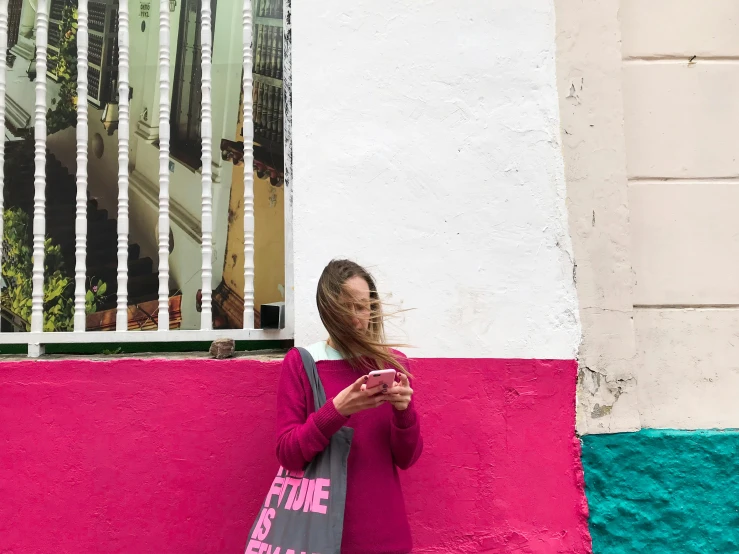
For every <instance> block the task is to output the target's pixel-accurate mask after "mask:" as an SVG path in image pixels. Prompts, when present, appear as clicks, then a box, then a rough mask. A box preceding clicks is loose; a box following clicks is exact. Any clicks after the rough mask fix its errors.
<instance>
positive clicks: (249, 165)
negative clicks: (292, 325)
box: [243, 0, 254, 329]
mask: <svg viewBox="0 0 739 554" xmlns="http://www.w3.org/2000/svg"><path fill="white" fill-rule="evenodd" d="M243 28H244V46H243V47H244V53H243V58H244V329H253V328H254V161H253V156H254V153H253V144H254V123H253V121H252V74H251V72H252V14H251V0H244V8H243Z"/></svg>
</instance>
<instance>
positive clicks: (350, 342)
mask: <svg viewBox="0 0 739 554" xmlns="http://www.w3.org/2000/svg"><path fill="white" fill-rule="evenodd" d="M353 277H361V278H362V279H364V280H365V281H366V282H367V285H368V286H369V290H370V306H369V308H370V322H369V329H368V330H367V331H366V332H365V331H363V330H359V329H356V328H355V327H354V325H353V324H352V319H353V318H354V317H355V315H354V314H355V310H356V309H357V306H355V304H354V300H353V299H352V297H351V293H350V292H348V291H347V289H346V282H347V281H348V280H349V279H351V278H353ZM316 303H317V304H318V313H319V315H320V316H321V321H322V322H323V325H324V327H326V330H327V331H328V333H329V335H330V337H331V341H332V343H333V346H334V348H336V350H338V351H339V353H340V354H341V355H342V356H343V357H344V359H345V360H346V361H347V362H349V364H350V365H351V366H352V367H354V368H355V369H359V370H373V369H384V368H385V367H387V366H390V367H392V368H394V369H397V370H398V371H400V372H402V373H405V374H406V375H408V376H409V377H410V376H411V375H410V374H409V373H408V371H407V370H406V368H405V367H404V366H403V364H402V363H401V362H400V360H399V358H398V356H397V355H396V354H395V353H393V351H392V348H393V347H398V346H402V345H399V344H389V343H388V342H387V339H386V337H385V317H386V316H385V314H384V311H383V306H382V301H381V300H380V295H379V294H378V292H377V287H376V286H375V280H374V279H373V278H372V275H370V273H369V272H368V271H367V270H366V269H364V268H363V267H362V266H360V265H359V264H357V263H354V262H352V261H350V260H332V261H331V262H330V263H329V264H328V265H327V266H326V267H325V268H324V270H323V273H322V274H321V278H320V279H319V280H318V290H317V291H316Z"/></svg>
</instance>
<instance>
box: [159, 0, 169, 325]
mask: <svg viewBox="0 0 739 554" xmlns="http://www.w3.org/2000/svg"><path fill="white" fill-rule="evenodd" d="M159 93H160V96H159V313H158V317H159V330H160V331H167V330H169V0H160V1H159Z"/></svg>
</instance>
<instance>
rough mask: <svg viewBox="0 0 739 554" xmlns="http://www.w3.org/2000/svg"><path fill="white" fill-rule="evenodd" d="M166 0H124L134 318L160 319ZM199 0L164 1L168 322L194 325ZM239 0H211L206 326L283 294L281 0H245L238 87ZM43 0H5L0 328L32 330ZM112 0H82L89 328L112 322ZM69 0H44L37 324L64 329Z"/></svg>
mask: <svg viewBox="0 0 739 554" xmlns="http://www.w3.org/2000/svg"><path fill="white" fill-rule="evenodd" d="M159 5H160V2H157V1H154V2H142V1H139V0H136V1H130V2H129V3H128V10H129V35H130V46H129V60H130V62H129V91H128V99H129V106H130V111H129V113H130V118H129V121H130V124H129V133H128V158H129V160H128V167H127V174H128V196H129V233H128V265H127V268H126V271H127V276H128V286H127V293H128V294H127V306H128V329H129V330H131V331H135V330H153V329H156V328H157V325H158V319H157V311H158V289H159V271H158V265H159V262H158V260H159V249H158V197H159V170H160V169H159V168H160V164H159V152H160V144H159V132H160V122H159V103H160V90H161V88H160V83H159V78H160V76H159V67H158V63H159V17H160V14H159ZM200 5H201V0H176V1H170V2H169V7H170V11H169V14H168V17H169V21H170V49H169V53H170V79H169V80H170V92H171V94H170V99H169V104H168V105H169V109H170V122H169V131H170V137H171V138H170V152H169V175H168V177H169V190H170V201H169V208H170V236H169V310H170V328H172V329H198V328H200V308H201V305H200V301H201V264H202V256H201V234H202V229H201V221H202V215H201V209H202V208H201V206H202V160H201V154H202V146H201V145H202V140H201V101H202V92H201V91H202V88H201V87H202V80H201V79H202V67H201V51H202V50H201V44H200V34H201V16H200ZM241 7H242V6H241V3H240V2H230V1H226V0H211V8H212V14H213V16H212V28H213V49H212V60H213V61H212V63H213V66H212V122H213V149H212V152H213V162H212V167H211V170H212V174H213V182H212V191H213V256H212V270H213V326H214V328H216V329H228V328H241V327H247V328H251V327H252V326H254V327H255V328H259V326H260V321H259V316H258V310H259V306H261V305H262V304H265V303H270V302H278V301H281V300H283V298H284V283H285V269H284V236H285V230H284V147H283V142H284V130H283V127H284V126H283V117H284V93H283V56H284V52H283V13H282V2H281V1H274V0H254V1H253V6H252V9H253V15H254V25H253V38H252V44H253V49H254V50H253V52H254V56H253V58H254V64H253V68H252V76H253V82H254V85H253V89H252V94H251V98H248V99H244V97H243V87H242V75H243V73H242V71H243V62H242V52H243V31H242V14H241ZM35 10H36V2H32V1H31V0H10V2H9V13H8V17H9V33H8V45H7V47H8V50H7V52H8V54H7V72H6V77H5V83H6V114H5V120H4V135H5V143H4V152H5V163H4V168H3V169H4V185H3V200H4V202H3V222H4V225H3V233H2V237H3V243H2V295H1V306H2V311H1V314H2V331H3V332H18V331H27V330H29V329H30V318H31V294H32V279H31V270H32V265H33V262H32V251H33V232H32V231H33V210H34V172H35V158H34V149H35V143H34V140H35V137H34V112H35V96H36V92H35V88H36V79H37V75H36V19H37V18H36V15H37V14H36V11H35ZM118 12H119V2H118V1H114V0H89V2H88V14H89V15H88V21H89V23H88V33H89V53H88V71H87V77H88V88H87V101H88V126H89V132H88V142H87V155H88V162H87V243H86V244H87V254H86V275H85V312H86V327H87V330H89V331H111V330H114V329H115V322H116V305H117V298H118V297H117V293H118V290H117V289H118V269H119V268H118V263H117V260H118V222H117V220H118V213H119V212H118V210H119V201H118V195H119V191H118V180H119V161H118V151H119V146H120V144H119V140H120V135H119V129H118V127H119V109H118V108H119V101H120V98H119V92H120V87H119V80H118V77H119V66H118V23H119V21H118ZM77 21H78V13H77V2H76V0H50V2H49V32H48V56H47V63H46V80H47V86H46V91H47V94H46V101H47V110H46V126H47V136H46V160H45V175H46V177H45V194H46V204H45V222H46V231H45V233H46V235H45V253H46V255H45V264H44V265H45V275H44V330H45V331H50V332H58V331H71V330H73V313H74V297H75V287H76V283H75V263H76V260H75V242H76V238H77V237H76V231H75V217H76V209H77V208H76V206H77V178H76V174H77V145H76V133H77V104H78V90H77V65H78V61H77V32H78V26H77ZM245 101H246V102H247V109H248V105H249V104H250V105H251V107H252V123H251V124H253V126H254V142H253V144H250V145H249V147H251V148H253V152H254V163H253V167H250V168H248V169H247V170H248V171H251V172H253V176H254V221H255V243H254V264H255V277H254V287H255V302H254V306H255V317H254V322H253V323H252V322H251V321H247V322H246V324H244V321H243V320H244V314H243V309H244V308H243V306H244V300H243V295H244V230H243V225H244V171H245V168H244V164H243V151H244V144H243V105H244V102H245Z"/></svg>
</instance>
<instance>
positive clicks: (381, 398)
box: [334, 375, 407, 417]
mask: <svg viewBox="0 0 739 554" xmlns="http://www.w3.org/2000/svg"><path fill="white" fill-rule="evenodd" d="M365 381H367V376H366V375H364V376H363V377H360V378H359V379H357V380H356V381H354V383H353V384H352V385H350V386H348V387H346V388H345V389H344V390H343V391H341V392H340V393H339V394H337V395H336V396H335V397H334V406H335V407H336V411H338V412H339V413H340V414H341V415H343V416H344V417H349V416H350V415H352V414H356V413H357V412H361V411H364V410H369V409H370V408H376V407H377V406H379V405H380V404H382V403H383V402H386V401H387V400H388V396H387V394H385V393H386V392H387V391H386V390H385V389H383V387H374V388H372V389H369V390H367V387H365V386H364V383H365ZM406 382H407V379H406Z"/></svg>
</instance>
